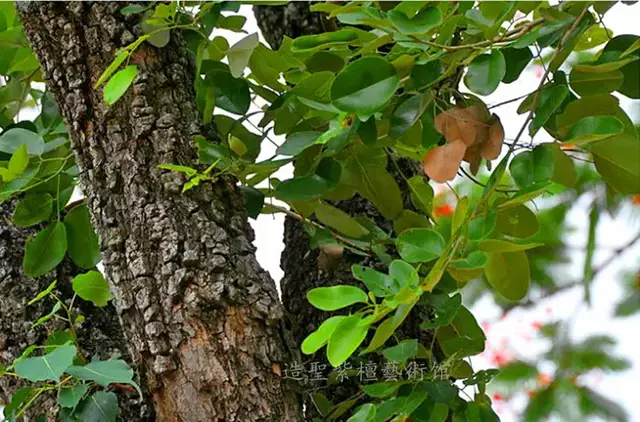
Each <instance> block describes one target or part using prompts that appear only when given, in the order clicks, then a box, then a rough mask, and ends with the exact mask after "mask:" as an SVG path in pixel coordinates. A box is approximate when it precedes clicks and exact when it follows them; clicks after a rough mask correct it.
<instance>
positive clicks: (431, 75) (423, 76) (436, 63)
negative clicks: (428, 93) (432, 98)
mask: <svg viewBox="0 0 640 422" xmlns="http://www.w3.org/2000/svg"><path fill="white" fill-rule="evenodd" d="M441 74H442V64H441V63H440V60H432V61H430V62H427V63H424V64H416V65H414V66H413V67H412V68H411V80H412V81H413V83H414V84H415V87H416V88H418V89H420V88H426V87H428V86H429V85H431V84H432V83H434V82H435V81H437V80H438V78H439V77H440V75H441Z"/></svg>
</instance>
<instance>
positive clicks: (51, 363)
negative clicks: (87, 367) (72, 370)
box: [14, 344, 76, 382]
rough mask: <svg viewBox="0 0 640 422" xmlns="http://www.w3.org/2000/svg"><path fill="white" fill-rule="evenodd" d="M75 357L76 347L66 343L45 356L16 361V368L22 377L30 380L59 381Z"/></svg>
mask: <svg viewBox="0 0 640 422" xmlns="http://www.w3.org/2000/svg"><path fill="white" fill-rule="evenodd" d="M75 357H76V347H75V346H74V345H73V344H66V345H64V346H61V347H58V348H57V349H54V350H53V351H52V352H51V353H48V354H46V355H44V356H39V357H35V358H25V359H21V360H19V361H18V362H16V365H15V368H14V370H15V372H16V374H18V376H19V377H20V378H25V379H27V380H29V381H33V382H37V381H47V380H52V381H58V380H59V379H60V376H61V375H62V374H63V373H64V372H65V370H66V369H67V368H68V367H69V366H71V365H72V364H73V358H75Z"/></svg>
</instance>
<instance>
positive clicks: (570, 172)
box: [543, 143, 578, 187]
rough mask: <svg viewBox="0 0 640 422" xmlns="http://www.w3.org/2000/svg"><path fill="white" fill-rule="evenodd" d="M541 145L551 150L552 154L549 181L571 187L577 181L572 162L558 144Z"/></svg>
mask: <svg viewBox="0 0 640 422" xmlns="http://www.w3.org/2000/svg"><path fill="white" fill-rule="evenodd" d="M543 145H544V147H545V148H547V149H549V150H551V153H552V154H553V176H551V181H552V182H555V183H560V184H561V185H564V186H567V187H572V186H573V185H574V184H575V183H576V180H577V179H578V173H577V172H576V165H575V164H574V163H573V160H572V159H571V158H570V157H569V156H568V155H567V153H565V152H564V151H563V150H561V149H560V147H559V146H558V144H551V143H546V144H543Z"/></svg>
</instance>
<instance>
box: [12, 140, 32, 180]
mask: <svg viewBox="0 0 640 422" xmlns="http://www.w3.org/2000/svg"><path fill="white" fill-rule="evenodd" d="M28 165H29V154H28V153H27V145H26V144H22V145H20V147H19V148H18V150H17V151H16V152H14V153H13V155H12V156H11V158H10V159H9V165H8V166H7V169H8V170H9V173H12V174H13V175H14V176H19V175H21V174H22V173H24V171H25V170H26V169H27V166H28Z"/></svg>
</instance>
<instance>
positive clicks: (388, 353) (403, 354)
mask: <svg viewBox="0 0 640 422" xmlns="http://www.w3.org/2000/svg"><path fill="white" fill-rule="evenodd" d="M382 354H383V355H384V357H386V358H387V359H389V360H392V361H395V362H400V363H404V362H406V361H407V360H409V359H411V358H412V357H414V356H416V355H417V354H418V340H415V339H412V340H404V341H402V342H400V343H398V344H397V345H395V346H393V347H387V348H386V349H384V350H383V351H382Z"/></svg>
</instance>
